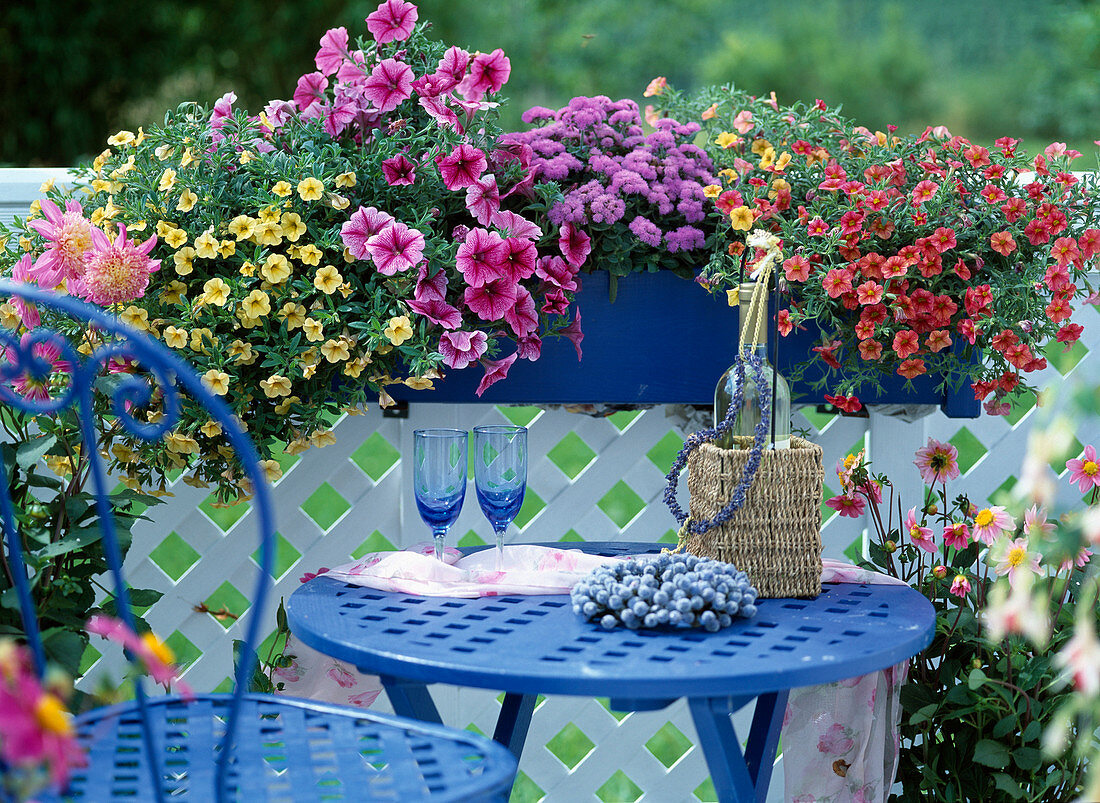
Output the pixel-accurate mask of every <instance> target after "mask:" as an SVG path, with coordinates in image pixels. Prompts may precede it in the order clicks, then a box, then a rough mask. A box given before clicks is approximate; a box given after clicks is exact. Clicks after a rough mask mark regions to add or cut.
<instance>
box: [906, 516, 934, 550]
mask: <svg viewBox="0 0 1100 803" xmlns="http://www.w3.org/2000/svg"><path fill="white" fill-rule="evenodd" d="M905 531H906V532H907V533H908V534H909V540H911V541H912V542H913V543H914V544H915V545H916V546H919V547H920V548H921V549H923V550H924V551H925V552H935V551H936V543H935V542H934V541H933V540H932V528H931V527H921V526H920V525H919V524H917V509H916V508H915V507H911V508H909V513H908V514H907V515H906V516H905Z"/></svg>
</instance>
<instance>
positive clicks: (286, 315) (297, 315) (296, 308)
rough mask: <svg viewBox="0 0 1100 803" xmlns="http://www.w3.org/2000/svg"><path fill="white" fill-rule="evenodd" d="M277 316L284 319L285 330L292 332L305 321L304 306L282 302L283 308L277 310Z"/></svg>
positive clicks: (291, 302)
mask: <svg viewBox="0 0 1100 803" xmlns="http://www.w3.org/2000/svg"><path fill="white" fill-rule="evenodd" d="M279 317H280V318H282V319H283V320H284V321H286V328H287V331H289V332H293V331H294V330H295V329H297V328H298V327H299V326H301V325H302V324H304V323H305V322H306V308H305V307H303V306H302V305H301V304H296V303H294V302H293V301H288V302H287V303H285V304H283V308H282V309H281V310H279Z"/></svg>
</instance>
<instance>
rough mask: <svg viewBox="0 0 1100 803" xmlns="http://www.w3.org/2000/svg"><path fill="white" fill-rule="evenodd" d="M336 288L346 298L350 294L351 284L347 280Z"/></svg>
mask: <svg viewBox="0 0 1100 803" xmlns="http://www.w3.org/2000/svg"><path fill="white" fill-rule="evenodd" d="M336 289H337V290H339V291H340V295H342V296H343V297H344V298H347V297H348V296H350V295H351V285H350V284H349V283H348V282H344V283H343V284H342V285H340V286H339V287H338V288H336Z"/></svg>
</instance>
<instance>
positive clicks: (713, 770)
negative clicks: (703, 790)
mask: <svg viewBox="0 0 1100 803" xmlns="http://www.w3.org/2000/svg"><path fill="white" fill-rule="evenodd" d="M751 699H752V698H743V699H742V698H733V697H691V698H688V709H689V710H690V711H691V719H692V721H693V722H694V723H695V730H696V732H697V733H698V734H699V744H700V746H701V747H702V748H703V756H704V757H705V758H706V760H707V769H709V770H710V779H711V781H712V782H713V783H714V791H715V792H717V793H718V800H719V801H721V803H755V801H756V800H757V795H756V788H755V787H756V785H755V784H754V783H753V777H752V775H751V774H750V773H749V768H748V766H747V765H746V763H745V756H744V754H743V753H742V752H741V744H740V740H739V739H738V738H737V732H736V731H735V730H734V729H733V722H731V721H730V714H731V713H732V712H733V711H736V710H737V709H739V708H740V707H741V706H742V705H744V704H745V703H747V702H748V701H749V700H751ZM764 791H765V792H766V791H767V790H766V789H765V790H764Z"/></svg>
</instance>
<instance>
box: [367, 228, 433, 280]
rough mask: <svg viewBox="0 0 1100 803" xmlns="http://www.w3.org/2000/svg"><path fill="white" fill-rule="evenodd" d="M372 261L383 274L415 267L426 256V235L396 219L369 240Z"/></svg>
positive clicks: (368, 247)
mask: <svg viewBox="0 0 1100 803" xmlns="http://www.w3.org/2000/svg"><path fill="white" fill-rule="evenodd" d="M367 251H368V252H369V253H370V258H371V261H372V262H374V264H375V266H376V267H377V268H378V272H379V273H381V274H382V275H383V276H393V275H394V274H395V273H397V272H399V271H406V270H408V269H409V268H412V267H415V266H416V265H417V264H418V263H419V262H420V260H421V259H422V258H423V256H424V235H423V234H421V233H420V232H419V231H417V230H416V229H410V228H409V227H408V226H406V225H405V224H404V223H402V222H401V221H398V220H395V221H394V222H393V223H391V224H390V225H389V226H387V227H386V228H384V229H382V231H380V232H378V234H376V235H374V236H373V237H371V238H370V239H369V240H367Z"/></svg>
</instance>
